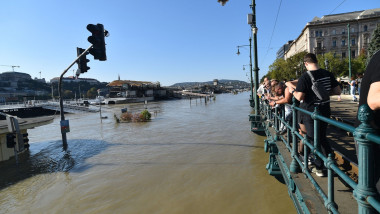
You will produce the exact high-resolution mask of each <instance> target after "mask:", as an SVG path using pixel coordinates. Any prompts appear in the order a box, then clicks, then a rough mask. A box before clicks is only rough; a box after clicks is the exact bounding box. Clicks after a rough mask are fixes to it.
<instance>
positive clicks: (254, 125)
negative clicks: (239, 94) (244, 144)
mask: <svg viewBox="0 0 380 214" xmlns="http://www.w3.org/2000/svg"><path fill="white" fill-rule="evenodd" d="M250 7H251V9H252V14H248V24H249V25H251V30H252V35H253V52H254V68H253V71H254V73H255V84H254V90H253V93H252V99H254V103H255V114H253V115H252V114H251V115H249V120H250V121H251V131H252V132H255V133H263V132H264V130H265V129H264V127H263V124H262V122H261V120H262V119H261V115H260V112H259V104H260V103H259V97H258V96H257V88H258V85H259V70H260V69H259V66H258V55H257V30H258V29H257V27H256V3H255V0H252V4H251V5H250ZM251 81H252V80H251Z"/></svg>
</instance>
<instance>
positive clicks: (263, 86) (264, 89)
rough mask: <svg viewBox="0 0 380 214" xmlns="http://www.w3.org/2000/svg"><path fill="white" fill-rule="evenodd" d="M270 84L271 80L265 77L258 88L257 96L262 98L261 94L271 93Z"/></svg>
mask: <svg viewBox="0 0 380 214" xmlns="http://www.w3.org/2000/svg"><path fill="white" fill-rule="evenodd" d="M269 85H270V84H269V80H268V78H267V77H265V78H264V81H263V83H262V84H261V85H260V86H259V88H258V89H257V96H259V97H260V98H261V96H263V95H265V94H267V93H269V92H268V88H269Z"/></svg>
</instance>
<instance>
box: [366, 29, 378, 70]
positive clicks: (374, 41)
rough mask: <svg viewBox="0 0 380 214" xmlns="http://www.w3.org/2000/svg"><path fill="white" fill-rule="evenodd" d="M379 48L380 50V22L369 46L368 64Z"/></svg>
mask: <svg viewBox="0 0 380 214" xmlns="http://www.w3.org/2000/svg"><path fill="white" fill-rule="evenodd" d="M378 50H380V24H377V27H376V29H375V30H374V31H373V34H372V39H371V42H370V43H369V47H368V53H367V61H366V65H367V64H368V63H369V61H370V60H371V58H372V56H373V55H374V54H375V53H376V52H377V51H378Z"/></svg>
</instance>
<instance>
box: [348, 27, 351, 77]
mask: <svg viewBox="0 0 380 214" xmlns="http://www.w3.org/2000/svg"><path fill="white" fill-rule="evenodd" d="M347 34H348V35H347V40H348V41H347V42H348V78H349V81H351V44H350V43H351V41H350V24H347Z"/></svg>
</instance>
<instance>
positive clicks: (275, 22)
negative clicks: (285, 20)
mask: <svg viewBox="0 0 380 214" xmlns="http://www.w3.org/2000/svg"><path fill="white" fill-rule="evenodd" d="M281 4H282V0H281V1H280V5H279V6H278V10H277V15H276V20H275V21H274V26H273V30H272V35H271V36H270V40H269V45H268V49H267V52H266V54H265V56H264V58H263V59H262V61H261V62H264V61H265V58H266V57H267V55H268V53H269V50H270V49H272V48H270V46H271V44H272V39H273V35H274V31H275V29H276V25H277V20H278V15H279V14H280V9H281Z"/></svg>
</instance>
